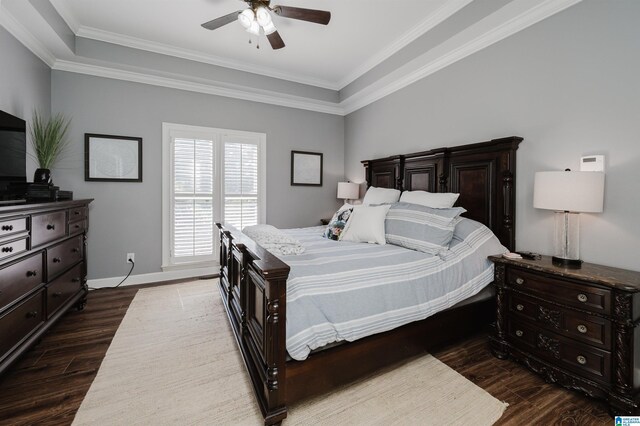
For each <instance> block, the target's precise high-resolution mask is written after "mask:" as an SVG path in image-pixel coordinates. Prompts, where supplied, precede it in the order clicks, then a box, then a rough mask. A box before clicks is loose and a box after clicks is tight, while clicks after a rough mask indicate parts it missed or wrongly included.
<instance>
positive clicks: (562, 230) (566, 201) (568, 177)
mask: <svg viewBox="0 0 640 426" xmlns="http://www.w3.org/2000/svg"><path fill="white" fill-rule="evenodd" d="M603 202H604V173H602V172H572V171H571V170H569V169H567V170H566V171H564V172H537V173H536V176H535V183H534V185H533V207H535V208H537V209H548V210H555V212H556V213H555V238H554V256H553V257H552V261H553V264H554V265H556V266H564V267H570V268H580V267H581V265H582V260H580V216H579V213H600V212H602V206H603Z"/></svg>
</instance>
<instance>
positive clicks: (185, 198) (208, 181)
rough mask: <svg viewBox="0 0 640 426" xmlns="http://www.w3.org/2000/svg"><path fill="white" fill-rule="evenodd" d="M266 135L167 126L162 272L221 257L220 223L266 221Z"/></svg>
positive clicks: (242, 224) (241, 224) (238, 225)
mask: <svg viewBox="0 0 640 426" xmlns="http://www.w3.org/2000/svg"><path fill="white" fill-rule="evenodd" d="M265 139H266V135H264V134H261V133H250V132H239V131H234V130H224V129H213V128H204V127H195V126H184V125H178V124H169V123H164V124H163V167H164V173H163V236H162V240H163V264H162V268H163V270H171V269H182V268H194V267H200V266H211V264H212V262H215V261H217V250H218V249H217V243H218V233H217V228H216V226H215V223H216V222H222V223H224V224H227V225H232V226H234V227H235V228H238V229H242V228H244V227H245V226H250V225H256V224H258V223H264V217H265V207H264V206H265V204H266V203H265V192H266V191H265V188H266V185H265V164H264V161H265V153H264V150H265V148H264V145H265Z"/></svg>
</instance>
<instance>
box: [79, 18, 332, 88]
mask: <svg viewBox="0 0 640 426" xmlns="http://www.w3.org/2000/svg"><path fill="white" fill-rule="evenodd" d="M76 36H77V37H84V38H88V39H91V40H97V41H103V42H106V43H112V44H117V45H120V46H124V47H130V48H133V49H138V50H144V51H147V52H152V53H159V54H161V55H167V56H173V57H176V58H182V59H188V60H190V61H196V62H202V63H205V64H210V65H216V66H219V67H225V68H230V69H234V70H238V71H244V72H248V73H251V74H258V75H263V76H267V77H272V78H277V79H280V80H287V81H291V82H294V83H300V84H306V85H309V86H315V87H321V88H324V89H331V90H338V85H337V84H336V83H334V82H331V81H327V80H320V79H315V78H311V77H301V76H300V75H294V74H291V73H286V72H282V71H278V70H275V69H272V68H268V67H264V66H260V65H256V64H252V63H249V62H243V61H236V60H232V59H226V58H222V57H220V56H216V55H211V54H207V53H202V52H198V51H195V50H190V49H184V48H181V47H175V46H171V45H168V44H164V43H158V42H154V41H149V40H144V39H141V38H137V37H131V36H127V35H123V34H117V33H113V32H110V31H104V30H100V29H97V28H91V27H86V26H84V25H81V26H80V27H79V28H78V30H77V31H76Z"/></svg>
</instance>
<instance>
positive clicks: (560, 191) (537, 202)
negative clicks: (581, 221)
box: [533, 171, 604, 213]
mask: <svg viewBox="0 0 640 426" xmlns="http://www.w3.org/2000/svg"><path fill="white" fill-rule="evenodd" d="M603 203H604V173H602V172H570V171H565V172H537V173H536V177H535V183H534V185H533V207H535V208H537V209H548V210H556V211H569V212H578V213H600V212H602V207H603Z"/></svg>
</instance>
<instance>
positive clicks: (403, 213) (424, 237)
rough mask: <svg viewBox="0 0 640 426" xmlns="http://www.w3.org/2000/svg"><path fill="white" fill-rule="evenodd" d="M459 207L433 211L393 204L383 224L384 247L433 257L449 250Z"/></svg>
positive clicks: (408, 205)
mask: <svg viewBox="0 0 640 426" xmlns="http://www.w3.org/2000/svg"><path fill="white" fill-rule="evenodd" d="M464 212H466V210H465V209H463V208H462V207H453V208H449V209H434V208H431V207H427V206H421V205H418V204H410V203H395V204H393V205H392V206H391V208H390V209H389V213H387V218H386V220H385V238H386V240H387V243H389V244H394V245H397V246H400V247H405V248H408V249H411V250H416V251H421V252H423V253H429V254H433V255H436V254H438V253H440V252H441V251H443V250H446V249H448V248H449V243H450V242H451V239H452V238H453V232H454V230H455V228H456V224H457V223H458V221H459V218H458V216H460V215H461V214H462V213H464Z"/></svg>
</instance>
